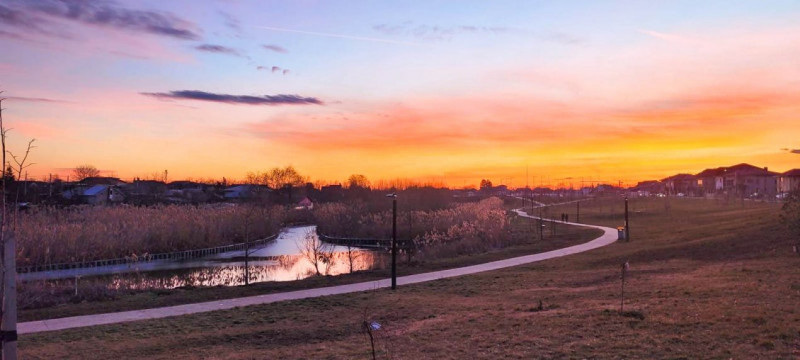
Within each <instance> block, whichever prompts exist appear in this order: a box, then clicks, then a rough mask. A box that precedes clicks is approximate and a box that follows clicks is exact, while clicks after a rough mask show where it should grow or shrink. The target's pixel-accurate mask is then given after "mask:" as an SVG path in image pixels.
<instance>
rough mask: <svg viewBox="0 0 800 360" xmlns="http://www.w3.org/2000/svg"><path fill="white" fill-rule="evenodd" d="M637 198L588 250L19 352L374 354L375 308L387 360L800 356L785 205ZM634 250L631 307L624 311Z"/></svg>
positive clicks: (600, 213) (601, 213) (609, 214)
mask: <svg viewBox="0 0 800 360" xmlns="http://www.w3.org/2000/svg"><path fill="white" fill-rule="evenodd" d="M619 200H620V199H613V200H608V201H598V202H596V203H594V204H592V203H585V204H583V205H582V206H581V211H582V214H581V220H582V221H585V222H595V221H597V222H601V223H606V224H609V225H619V222H620V219H621V209H622V207H621V202H620V201H619ZM632 205H633V207H635V209H636V210H635V212H634V215H633V216H632V217H631V223H632V225H633V226H635V228H634V227H633V226H632V229H636V230H635V231H633V232H632V237H633V240H632V241H631V242H630V243H616V244H613V245H610V246H608V247H605V248H601V249H597V250H594V251H592V252H589V253H585V254H578V255H574V256H570V257H566V258H560V259H554V260H550V261H546V262H543V263H537V264H532V265H528V266H520V267H515V268H509V269H505V270H501V271H493V272H488V273H483V274H478V275H473V276H466V277H459V278H452V279H443V280H438V281H433V282H429V283H423V284H417V285H412V286H405V287H401V288H400V289H399V290H398V291H396V292H391V291H388V290H386V291H374V292H369V293H360V294H349V295H340V296H330V297H325V298H317V299H308V300H302V301H291V302H283V303H277V304H271V305H264V306H253V307H247V308H241V309H235V310H230V311H220V312H213V313H208V314H198V315H192V316H184V317H177V318H168V319H163V320H157V321H145V322H136V323H128V324H120V325H112V326H102V327H95V328H86V329H75V330H69V331H61V332H56V333H44V334H38V335H32V336H23V337H22V338H21V340H20V348H21V352H22V354H23V355H22V356H23V357H25V358H33V359H36V358H41V359H52V358H70V357H71V358H104V357H106V356H107V354H111V353H117V354H119V353H122V354H126V357H130V358H148V359H158V358H170V359H174V358H200V357H202V358H225V359H251V358H297V359H305V358H330V359H339V358H368V357H369V356H370V355H369V354H370V350H369V342H368V339H367V338H366V337H365V335H364V334H363V333H362V330H361V324H362V322H363V321H364V319H365V317H366V318H367V319H369V320H374V321H377V322H379V323H381V324H382V325H383V327H382V329H381V330H379V331H377V332H376V336H377V340H376V342H377V348H378V357H379V358H381V359H386V358H392V359H419V358H432V357H435V358H452V359H463V358H486V359H495V358H525V359H527V358H646V359H650V358H672V359H681V358H720V359H728V358H741V359H744V358H748V359H750V358H770V359H777V358H796V357H798V356H800V332H799V331H800V307H798V304H800V273H798V271H797V269H798V266H800V257H798V256H797V255H796V254H793V253H792V251H791V244H792V243H793V241H792V239H791V237H790V236H789V235H788V234H786V233H785V232H783V229H784V228H783V227H782V226H781V224H779V222H778V212H779V206H778V205H774V204H771V205H770V204H766V205H762V204H749V203H746V204H745V205H744V206H741V204H739V203H736V204H724V203H714V202H708V201H700V200H692V199H681V200H678V199H672V200H671V203H670V207H669V210H668V211H666V210H665V207H664V202H663V201H662V200H661V199H635V200H632ZM553 210H555V211H559V210H558V209H553ZM584 211H585V215H584V213H583V212H584ZM626 260H628V261H630V264H631V269H630V272H629V276H628V285H627V286H626V299H627V305H626V309H630V310H631V311H632V312H631V313H629V314H628V315H630V316H620V315H619V314H618V313H617V311H616V309H617V308H618V306H619V298H618V296H619V264H620V263H621V262H624V261H626ZM539 300H541V301H542V306H541V307H540V306H539ZM365 314H366V316H365Z"/></svg>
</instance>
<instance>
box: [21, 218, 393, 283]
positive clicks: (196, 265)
mask: <svg viewBox="0 0 800 360" xmlns="http://www.w3.org/2000/svg"><path fill="white" fill-rule="evenodd" d="M307 234H312V236H314V237H316V226H301V227H292V228H286V229H284V230H283V231H282V232H281V234H280V235H279V236H278V238H277V239H276V240H275V241H273V242H270V243H269V244H267V245H266V246H263V247H259V248H254V249H251V250H250V256H251V257H253V258H254V259H253V260H251V261H249V270H250V282H251V283H255V282H264V281H292V280H300V279H304V278H307V277H309V276H313V275H314V274H315V273H316V271H315V270H314V265H313V263H312V262H311V261H310V260H309V259H308V258H307V257H306V256H304V255H302V252H301V250H300V248H302V247H303V245H302V244H303V243H304V242H305V241H306V235H307ZM329 251H332V252H333V255H332V257H331V261H330V262H327V263H323V262H320V263H319V270H320V273H321V274H322V275H340V274H346V273H348V272H350V261H351V260H350V259H349V258H348V254H347V248H346V247H343V246H331V248H330V250H329ZM352 255H353V256H352V263H353V271H359V270H367V269H372V268H374V267H378V265H379V264H380V263H382V260H383V256H382V255H381V254H379V253H375V252H372V251H361V250H358V251H353V252H352ZM243 257H244V251H231V252H227V253H223V254H217V255H213V256H211V257H208V258H205V259H198V260H192V261H173V262H169V261H163V262H150V263H138V264H132V265H120V266H114V267H98V268H88V269H73V270H63V271H58V272H55V271H54V272H48V273H50V274H44V273H41V274H40V275H50V277H41V278H39V279H47V278H50V279H58V278H61V279H63V280H60V281H58V280H54V281H53V282H54V283H60V282H71V281H74V280H72V279H73V278H75V277H76V276H80V277H82V278H84V280H86V281H88V280H90V279H91V282H97V281H98V280H99V281H102V280H103V279H107V280H108V281H109V287H110V288H113V289H150V288H157V289H171V288H176V287H182V286H220V285H222V286H235V285H242V284H244V261H242V258H243ZM265 257H270V258H271V259H270V260H264V259H263V258H265ZM259 258H261V259H259ZM226 259H230V261H226ZM234 259H235V260H234ZM31 274H35V273H30V274H20V275H31ZM34 279H37V278H35V277H32V278H30V279H24V278H23V279H21V280H22V281H26V280H34Z"/></svg>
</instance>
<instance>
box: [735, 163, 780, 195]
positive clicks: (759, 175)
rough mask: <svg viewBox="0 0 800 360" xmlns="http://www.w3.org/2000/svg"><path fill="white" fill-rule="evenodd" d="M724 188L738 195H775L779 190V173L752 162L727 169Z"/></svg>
mask: <svg viewBox="0 0 800 360" xmlns="http://www.w3.org/2000/svg"><path fill="white" fill-rule="evenodd" d="M723 188H724V190H725V192H727V193H728V194H734V195H737V196H742V197H744V196H774V195H775V194H776V193H777V192H778V173H775V172H772V171H769V169H768V168H760V167H757V166H753V165H750V164H738V165H734V166H731V167H728V168H726V169H725V174H724V179H723Z"/></svg>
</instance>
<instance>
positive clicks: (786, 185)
mask: <svg viewBox="0 0 800 360" xmlns="http://www.w3.org/2000/svg"><path fill="white" fill-rule="evenodd" d="M11 180H12V181H10V185H9V186H8V190H7V191H9V193H11V194H18V195H17V196H18V202H19V203H21V204H23V206H29V205H37V204H43V205H61V206H67V205H78V204H88V205H105V204H131V205H155V204H204V203H216V202H245V201H259V202H271V203H283V204H288V203H291V204H296V205H297V206H298V207H310V206H313V203H315V202H331V201H341V200H346V199H348V198H350V197H351V196H350V195H351V193H352V192H357V191H363V190H364V189H367V188H368V187H369V185H368V183H367V184H365V183H349V184H348V183H345V184H334V185H324V186H316V185H314V184H313V183H310V182H307V183H304V184H303V183H298V182H297V181H294V183H286V184H283V185H281V186H276V185H273V186H268V185H263V184H258V183H253V182H244V183H236V184H228V183H227V181H226V180H225V179H223V180H222V181H219V182H195V181H185V180H181V181H172V182H166V181H159V180H141V179H134V180H132V181H127V182H126V181H123V180H121V179H119V178H116V177H107V176H89V177H86V178H83V179H81V180H79V181H62V180H60V179H54V180H52V181H25V180H13V179H11ZM407 186H409V187H440V188H441V187H442V186H432V185H414V184H413V183H409V185H407ZM796 189H800V169H792V170H789V171H786V172H783V173H779V172H774V171H770V170H769V169H768V168H766V167H758V166H754V165H750V164H744V163H743V164H738V165H733V166H728V167H718V168H711V169H705V170H703V171H701V172H699V173H697V174H690V173H681V174H676V175H673V176H669V177H667V178H664V179H660V180H649V181H642V182H639V183H638V184H637V185H636V186H633V187H627V188H626V187H622V186H620V185H614V184H593V185H592V186H581V187H579V188H550V187H534V188H529V187H526V188H520V187H517V188H510V187H509V186H507V185H505V184H498V185H494V184H492V182H491V181H490V180H484V181H482V182H481V184H480V186H479V187H477V188H462V189H452V190H451V192H452V195H453V197H457V198H461V197H477V196H487V195H496V196H533V195H536V196H560V197H564V196H592V195H607V194H610V193H615V192H624V193H626V194H630V195H633V196H680V197H729V198H731V197H732V198H747V199H758V200H779V199H781V198H782V197H785V196H786V194H787V193H788V192H790V191H792V190H796Z"/></svg>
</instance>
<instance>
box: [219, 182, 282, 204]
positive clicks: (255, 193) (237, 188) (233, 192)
mask: <svg viewBox="0 0 800 360" xmlns="http://www.w3.org/2000/svg"><path fill="white" fill-rule="evenodd" d="M270 191H271V190H270V189H269V187H267V186H264V185H252V184H243V185H234V186H230V187H227V188H225V190H224V192H225V195H224V197H225V200H229V201H248V200H258V199H260V200H266V199H267V197H268V196H269V193H270Z"/></svg>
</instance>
